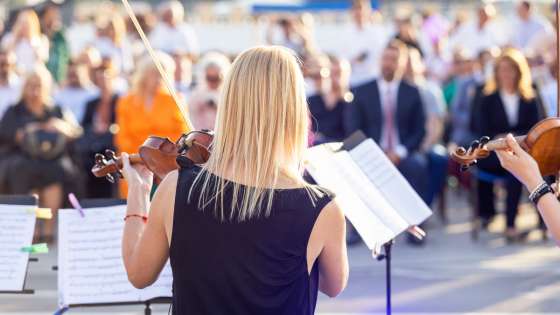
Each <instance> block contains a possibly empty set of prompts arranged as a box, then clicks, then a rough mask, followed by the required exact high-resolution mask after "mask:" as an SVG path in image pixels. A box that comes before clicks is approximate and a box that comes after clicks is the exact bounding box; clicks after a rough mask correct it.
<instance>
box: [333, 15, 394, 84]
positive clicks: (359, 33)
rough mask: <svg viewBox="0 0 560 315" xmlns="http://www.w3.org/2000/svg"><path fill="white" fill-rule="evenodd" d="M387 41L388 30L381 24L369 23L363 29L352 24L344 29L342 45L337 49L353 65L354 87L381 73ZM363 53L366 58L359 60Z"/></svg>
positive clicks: (351, 77) (352, 81) (352, 77)
mask: <svg viewBox="0 0 560 315" xmlns="http://www.w3.org/2000/svg"><path fill="white" fill-rule="evenodd" d="M387 41H388V32H387V30H386V29H385V27H384V26H383V25H380V24H367V25H365V26H364V28H363V29H358V27H357V26H356V25H355V24H352V25H349V27H348V28H347V29H345V30H344V33H343V35H342V38H341V41H340V45H341V47H340V48H339V49H337V50H338V51H339V52H340V55H341V57H343V58H345V59H348V61H350V63H351V65H352V73H351V75H350V85H351V86H352V87H355V86H358V85H360V84H363V83H365V82H367V81H370V80H371V79H373V78H375V77H376V76H377V75H378V74H379V60H380V58H381V53H382V52H383V48H384V47H385V45H386V44H387ZM361 55H364V56H365V58H363V60H361V61H359V60H358V59H359V57H360V56H361Z"/></svg>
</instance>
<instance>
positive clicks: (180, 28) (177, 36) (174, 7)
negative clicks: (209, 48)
mask: <svg viewBox="0 0 560 315" xmlns="http://www.w3.org/2000/svg"><path fill="white" fill-rule="evenodd" d="M158 11H159V14H160V22H159V23H158V24H157V25H156V26H155V28H154V30H153V31H152V32H151V34H150V41H151V42H152V45H153V46H154V48H155V49H158V50H161V51H163V52H166V53H168V54H171V55H174V54H177V53H185V54H187V55H188V56H189V58H191V60H196V58H197V57H198V54H199V49H200V48H199V46H198V39H197V37H196V33H195V32H194V29H193V28H192V27H191V26H190V25H189V24H187V23H185V22H184V18H185V8H184V7H183V5H182V4H181V2H179V1H176V0H173V1H166V2H164V3H162V4H161V5H160V7H159V10H158Z"/></svg>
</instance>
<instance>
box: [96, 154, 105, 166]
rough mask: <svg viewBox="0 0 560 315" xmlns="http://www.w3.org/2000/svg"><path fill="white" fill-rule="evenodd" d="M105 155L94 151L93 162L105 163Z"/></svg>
mask: <svg viewBox="0 0 560 315" xmlns="http://www.w3.org/2000/svg"><path fill="white" fill-rule="evenodd" d="M105 162H106V161H105V156H103V154H101V153H96V154H95V164H97V165H105V164H106V163H105Z"/></svg>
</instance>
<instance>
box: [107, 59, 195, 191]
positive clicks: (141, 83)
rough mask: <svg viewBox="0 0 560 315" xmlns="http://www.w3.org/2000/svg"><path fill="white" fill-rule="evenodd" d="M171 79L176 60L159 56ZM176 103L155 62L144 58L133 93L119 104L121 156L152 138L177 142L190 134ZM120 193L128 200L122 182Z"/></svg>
mask: <svg viewBox="0 0 560 315" xmlns="http://www.w3.org/2000/svg"><path fill="white" fill-rule="evenodd" d="M157 56H158V59H159V60H160V62H161V63H162V65H163V68H164V70H165V71H166V72H167V75H168V76H169V77H170V78H172V77H173V73H174V72H175V63H174V62H173V58H171V57H170V56H169V55H167V54H165V53H161V52H157ZM178 106H180V105H177V104H175V100H174V99H173V97H172V96H171V95H170V94H169V91H168V90H167V89H166V88H165V87H164V85H163V81H162V79H161V76H160V74H159V72H158V71H157V68H156V67H155V65H154V63H153V61H152V59H151V58H150V57H149V56H146V57H144V58H143V59H142V60H141V61H140V63H139V64H138V66H137V67H136V72H135V73H134V77H133V82H132V89H131V90H130V92H129V93H128V94H126V95H124V96H123V97H122V98H120V99H119V101H118V103H117V117H116V120H117V125H118V127H119V128H118V130H119V131H118V132H117V134H116V136H115V145H116V147H117V149H118V151H119V152H127V153H135V152H138V148H140V146H141V145H142V144H143V143H144V141H145V140H146V139H147V138H148V137H149V136H152V135H153V136H159V137H168V138H169V139H173V140H177V139H178V138H179V137H180V136H181V134H183V133H184V132H187V131H189V130H188V129H187V126H186V125H185V122H184V120H183V117H182V116H181V112H180V110H179V108H178ZM119 188H120V193H121V196H122V197H125V196H126V192H127V186H126V182H125V181H124V180H123V181H120V187H119Z"/></svg>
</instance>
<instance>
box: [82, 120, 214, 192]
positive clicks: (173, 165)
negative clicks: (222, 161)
mask: <svg viewBox="0 0 560 315" xmlns="http://www.w3.org/2000/svg"><path fill="white" fill-rule="evenodd" d="M213 139H214V134H213V133H212V132H211V131H208V130H204V131H193V132H189V133H188V134H185V135H183V136H181V138H179V140H177V142H172V141H171V140H169V138H162V137H156V136H150V137H148V139H146V141H145V142H144V144H142V146H141V147H140V149H139V150H138V154H131V155H130V156H129V159H130V163H131V164H144V165H146V167H147V168H148V169H149V170H150V171H152V172H153V173H154V175H156V177H157V178H158V179H160V180H161V179H163V178H164V177H165V176H166V175H167V174H169V172H171V171H173V170H176V169H178V168H179V164H178V163H177V157H179V156H183V157H186V158H187V159H189V160H190V161H192V162H193V164H197V165H201V164H204V163H206V161H208V158H209V157H210V146H211V144H212V141H213ZM122 167H123V163H122V158H121V157H116V155H115V153H114V152H113V151H110V150H107V151H105V155H103V154H99V153H98V154H96V156H95V165H94V166H93V168H92V170H91V172H92V173H93V174H94V175H95V176H96V177H106V178H107V180H109V181H110V182H114V181H115V176H117V177H122V173H121V170H122Z"/></svg>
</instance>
